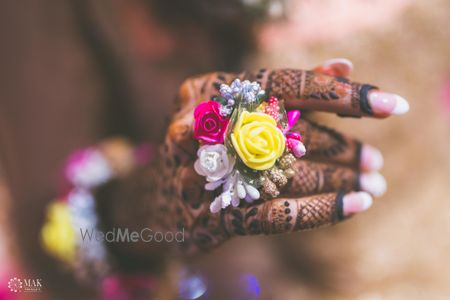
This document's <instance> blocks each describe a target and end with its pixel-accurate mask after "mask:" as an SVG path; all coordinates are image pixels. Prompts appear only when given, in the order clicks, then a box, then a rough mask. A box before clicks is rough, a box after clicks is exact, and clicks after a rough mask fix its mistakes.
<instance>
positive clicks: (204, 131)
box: [193, 79, 306, 213]
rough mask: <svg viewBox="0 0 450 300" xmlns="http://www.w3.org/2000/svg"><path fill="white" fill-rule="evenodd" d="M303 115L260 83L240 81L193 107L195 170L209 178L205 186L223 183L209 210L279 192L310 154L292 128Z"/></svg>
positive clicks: (210, 187)
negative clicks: (286, 106)
mask: <svg viewBox="0 0 450 300" xmlns="http://www.w3.org/2000/svg"><path fill="white" fill-rule="evenodd" d="M299 117H300V111H298V110H292V111H289V112H286V111H285V109H284V101H283V100H279V99H277V98H276V97H273V96H272V97H269V96H268V95H267V94H266V93H265V91H264V90H262V89H261V86H260V85H259V84H258V83H256V82H250V81H248V80H245V81H242V82H241V81H240V80H239V79H235V80H234V81H233V82H232V83H231V85H226V84H222V85H221V87H220V95H217V96H214V97H213V98H212V99H211V100H210V101H207V102H203V103H200V104H199V105H198V106H197V107H196V108H195V110H194V128H193V131H194V137H195V138H196V139H197V140H198V141H199V142H200V147H199V149H198V151H197V156H198V159H197V160H196V162H195V163H194V168H195V171H196V172H197V173H198V174H199V175H202V176H205V177H206V181H207V183H206V184H205V189H206V190H209V191H214V190H216V189H218V188H219V187H222V192H221V193H220V194H219V195H218V196H217V197H216V198H215V199H214V201H213V202H212V203H211V205H210V210H211V212H213V213H216V212H219V211H220V210H221V209H225V208H226V207H228V206H229V205H230V204H231V205H232V206H234V207H237V206H239V204H240V202H241V200H245V201H246V202H247V203H252V202H253V201H256V200H258V199H270V198H274V197H277V196H278V195H279V194H280V189H281V188H282V187H283V186H285V185H286V184H287V182H288V179H289V178H291V177H292V176H293V175H294V169H293V164H294V162H295V161H296V159H297V158H300V157H302V156H303V155H304V154H305V152H306V149H305V146H304V145H303V143H302V137H301V135H300V133H299V132H295V131H292V128H293V126H294V125H295V123H296V122H297V120H298V119H299Z"/></svg>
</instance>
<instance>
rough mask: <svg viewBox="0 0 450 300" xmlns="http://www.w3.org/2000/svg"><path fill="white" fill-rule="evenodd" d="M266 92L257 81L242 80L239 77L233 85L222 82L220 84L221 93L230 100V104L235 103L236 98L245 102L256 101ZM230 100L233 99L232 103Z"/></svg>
mask: <svg viewBox="0 0 450 300" xmlns="http://www.w3.org/2000/svg"><path fill="white" fill-rule="evenodd" d="M264 93H265V92H264V90H262V89H261V86H260V85H259V84H258V83H257V82H256V81H253V82H250V81H249V80H244V81H241V80H240V79H239V78H237V79H235V80H234V81H233V82H232V83H231V85H227V84H222V85H221V86H220V94H221V95H222V97H224V98H225V99H226V100H228V101H229V102H228V104H229V105H234V103H235V102H234V101H235V100H237V101H242V102H244V103H252V102H255V101H257V100H258V98H259V97H261V96H263V95H264ZM230 100H232V102H231V103H232V104H230Z"/></svg>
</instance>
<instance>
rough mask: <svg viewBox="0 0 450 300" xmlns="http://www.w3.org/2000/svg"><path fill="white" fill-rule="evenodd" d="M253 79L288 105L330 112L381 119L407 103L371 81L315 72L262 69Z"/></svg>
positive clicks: (403, 110)
mask: <svg viewBox="0 0 450 300" xmlns="http://www.w3.org/2000/svg"><path fill="white" fill-rule="evenodd" d="M255 78H256V79H257V80H258V82H260V84H261V86H262V87H263V89H265V90H266V92H267V93H268V94H269V95H273V96H277V97H279V98H282V99H285V100H286V106H287V107H288V108H296V109H306V110H314V111H325V112H333V113H336V114H338V115H342V116H354V117H360V116H371V117H376V118H384V117H387V116H390V115H394V114H396V115H400V114H404V113H406V112H407V111H408V110H409V104H408V102H407V101H406V100H405V99H404V98H402V97H400V96H399V95H396V94H390V93H385V92H381V91H378V90H377V88H376V87H374V86H372V85H370V84H360V83H356V82H351V81H349V80H348V79H346V78H343V77H334V76H329V75H325V74H321V73H317V72H314V71H303V70H294V69H281V70H261V71H259V72H258V73H256V75H255Z"/></svg>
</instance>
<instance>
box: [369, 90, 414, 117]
mask: <svg viewBox="0 0 450 300" xmlns="http://www.w3.org/2000/svg"><path fill="white" fill-rule="evenodd" d="M368 97H369V103H370V106H371V107H372V110H373V111H374V113H375V114H376V115H379V116H389V115H402V114H405V113H407V112H408V111H409V103H408V101H406V99H405V98H403V97H400V96H399V95H396V94H391V93H385V92H380V91H377V90H373V91H370V92H369V96H368Z"/></svg>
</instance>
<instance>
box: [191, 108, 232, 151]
mask: <svg viewBox="0 0 450 300" xmlns="http://www.w3.org/2000/svg"><path fill="white" fill-rule="evenodd" d="M228 121H229V120H228V118H226V117H224V116H222V115H220V104H219V103H218V102H215V101H208V102H203V103H200V104H199V105H198V106H197V107H196V108H195V111H194V137H195V138H196V139H198V140H202V141H204V142H205V143H207V144H222V143H223V141H224V135H225V131H226V129H227V126H228Z"/></svg>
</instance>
